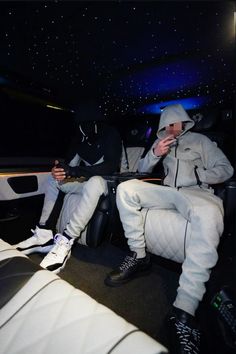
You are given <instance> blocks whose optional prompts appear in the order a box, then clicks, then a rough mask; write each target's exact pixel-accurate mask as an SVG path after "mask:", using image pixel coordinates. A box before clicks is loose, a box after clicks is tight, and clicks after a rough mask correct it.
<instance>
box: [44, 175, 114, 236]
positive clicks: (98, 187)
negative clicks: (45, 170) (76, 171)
mask: <svg viewBox="0 0 236 354" xmlns="http://www.w3.org/2000/svg"><path fill="white" fill-rule="evenodd" d="M59 190H61V191H62V192H64V193H66V194H68V193H69V194H72V193H73V194H78V195H79V196H80V202H79V205H78V208H76V209H75V210H74V212H73V213H72V215H71V219H70V222H69V223H68V224H67V226H66V229H65V230H64V231H65V232H66V233H67V235H69V236H71V237H73V238H77V237H79V236H80V233H81V231H82V230H83V229H84V228H85V227H86V225H87V223H88V222H89V220H90V219H91V217H92V215H93V213H94V211H95V209H96V206H97V204H98V200H99V198H100V196H101V195H103V194H104V195H107V193H108V190H107V182H106V181H105V180H104V179H103V178H102V177H100V176H93V177H91V178H90V179H89V180H88V181H86V182H82V183H80V182H77V181H75V182H67V183H64V184H61V185H60V184H59V183H57V182H56V181H55V179H54V178H53V177H52V176H50V177H49V180H48V185H47V189H46V193H45V198H44V205H43V210H42V214H41V218H40V221H39V224H41V225H44V224H45V223H46V221H47V219H48V217H49V215H50V214H51V212H52V209H53V207H54V204H55V202H56V199H57V196H58V193H59Z"/></svg>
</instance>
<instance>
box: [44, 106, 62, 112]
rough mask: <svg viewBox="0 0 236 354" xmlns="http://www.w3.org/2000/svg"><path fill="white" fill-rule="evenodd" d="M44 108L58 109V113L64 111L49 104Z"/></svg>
mask: <svg viewBox="0 0 236 354" xmlns="http://www.w3.org/2000/svg"><path fill="white" fill-rule="evenodd" d="M46 107H47V108H52V109H58V110H60V111H64V108H62V107H58V106H52V105H50V104H47V105H46Z"/></svg>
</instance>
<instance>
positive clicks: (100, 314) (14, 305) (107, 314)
mask: <svg viewBox="0 0 236 354" xmlns="http://www.w3.org/2000/svg"><path fill="white" fill-rule="evenodd" d="M17 257H24V259H27V262H28V261H29V262H31V261H30V260H29V259H28V258H27V257H26V256H24V255H22V253H20V252H18V251H16V250H15V249H14V248H13V247H12V246H10V245H9V244H8V243H6V242H4V241H3V240H1V239H0V262H1V273H0V274H1V275H2V274H3V273H2V269H3V268H4V262H5V263H9V262H11V261H14V259H16V258H17ZM4 260H5V261H4ZM31 263H32V262H31ZM34 267H35V266H34ZM15 271H16V274H14V276H16V275H18V276H20V273H19V269H16V270H15ZM7 276H8V274H4V279H6V277H7ZM14 276H13V277H12V279H11V282H10V287H12V285H13V283H12V281H14ZM2 282H3V277H2ZM0 286H1V277H0ZM0 343H1V345H0V354H32V353H34V354H65V353H68V354H105V353H112V354H126V353H136V354H144V353H145V354H160V353H167V349H165V348H164V347H163V346H162V345H161V344H159V343H158V342H157V341H155V340H154V339H152V338H151V337H149V336H148V335H147V334H145V333H144V332H141V331H140V330H138V328H137V327H135V326H134V325H132V324H130V323H129V322H127V321H126V320H125V319H123V318H122V317H120V316H118V315H117V314H115V313H114V312H113V311H111V310H110V309H108V308H107V307H105V306H103V305H101V304H99V303H98V302H96V301H95V300H94V299H92V298H91V297H90V296H88V295H87V294H85V293H84V292H82V291H80V290H78V289H76V288H74V287H73V286H72V285H70V284H69V283H67V282H66V281H64V280H62V279H61V278H60V277H59V276H57V275H55V274H53V273H51V272H49V271H47V270H43V269H40V267H39V270H37V271H35V272H34V273H33V275H32V276H31V277H30V278H29V279H28V280H27V281H26V282H24V284H23V286H22V287H21V288H20V289H19V290H18V291H17V292H16V294H15V295H14V296H12V297H11V298H10V299H9V301H7V303H6V304H5V305H4V306H2V307H1V309H0Z"/></svg>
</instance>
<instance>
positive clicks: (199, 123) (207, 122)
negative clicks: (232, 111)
mask: <svg viewBox="0 0 236 354" xmlns="http://www.w3.org/2000/svg"><path fill="white" fill-rule="evenodd" d="M219 114H220V112H219V111H218V110H217V109H214V110H213V109H211V110H199V111H195V112H193V113H192V114H191V113H190V112H189V116H190V117H191V119H193V120H194V122H195V125H194V127H193V128H192V129H191V130H192V131H195V132H202V131H209V130H211V129H214V126H215V124H216V122H217V119H218V116H219Z"/></svg>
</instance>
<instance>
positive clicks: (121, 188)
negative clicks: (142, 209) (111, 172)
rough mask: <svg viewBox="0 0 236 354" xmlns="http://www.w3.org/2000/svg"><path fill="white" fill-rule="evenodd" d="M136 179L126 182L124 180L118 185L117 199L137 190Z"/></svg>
mask: <svg viewBox="0 0 236 354" xmlns="http://www.w3.org/2000/svg"><path fill="white" fill-rule="evenodd" d="M135 184H136V181H135V180H128V181H125V182H122V183H120V184H119V185H118V187H117V191H116V193H117V199H122V198H123V196H128V197H129V196H130V197H131V195H133V192H134V191H135V189H136V188H135Z"/></svg>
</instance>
